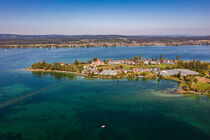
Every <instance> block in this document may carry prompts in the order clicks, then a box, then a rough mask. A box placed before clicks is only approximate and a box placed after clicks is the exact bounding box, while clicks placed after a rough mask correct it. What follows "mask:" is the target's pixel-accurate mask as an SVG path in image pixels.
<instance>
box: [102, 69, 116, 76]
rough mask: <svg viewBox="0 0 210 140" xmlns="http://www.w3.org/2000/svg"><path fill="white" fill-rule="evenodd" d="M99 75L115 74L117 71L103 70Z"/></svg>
mask: <svg viewBox="0 0 210 140" xmlns="http://www.w3.org/2000/svg"><path fill="white" fill-rule="evenodd" d="M99 75H117V72H116V71H115V70H104V71H102V72H100V73H99Z"/></svg>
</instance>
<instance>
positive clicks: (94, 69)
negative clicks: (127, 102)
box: [82, 59, 160, 75]
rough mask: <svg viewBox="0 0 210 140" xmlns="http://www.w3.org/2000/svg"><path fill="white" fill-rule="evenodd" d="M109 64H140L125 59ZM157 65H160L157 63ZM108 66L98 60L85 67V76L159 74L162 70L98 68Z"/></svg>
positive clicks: (109, 62)
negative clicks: (134, 73)
mask: <svg viewBox="0 0 210 140" xmlns="http://www.w3.org/2000/svg"><path fill="white" fill-rule="evenodd" d="M146 61H147V60H141V62H146ZM107 64H128V65H134V66H135V65H137V64H138V63H137V62H136V61H133V60H129V59H125V60H110V59H109V60H108V61H107ZM155 64H160V63H158V62H156V63H155ZM103 65H106V64H105V63H104V62H103V61H101V60H100V59H97V60H96V61H93V62H92V63H91V64H89V65H85V66H84V67H83V71H82V73H83V74H87V73H93V74H99V75H117V74H118V73H122V72H124V73H125V74H126V73H128V72H158V71H159V70H160V68H141V69H140V68H132V69H129V70H128V69H120V68H119V69H115V70H113V69H112V70H102V71H101V70H99V69H98V67H97V66H103Z"/></svg>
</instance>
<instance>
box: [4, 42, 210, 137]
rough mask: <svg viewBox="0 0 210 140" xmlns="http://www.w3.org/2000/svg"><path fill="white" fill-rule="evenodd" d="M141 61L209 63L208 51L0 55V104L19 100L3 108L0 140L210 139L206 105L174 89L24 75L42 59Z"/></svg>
mask: <svg viewBox="0 0 210 140" xmlns="http://www.w3.org/2000/svg"><path fill="white" fill-rule="evenodd" d="M138 54H142V56H143V57H144V58H152V57H159V55H160V54H163V56H164V57H165V58H174V57H175V56H176V55H180V56H181V58H182V59H185V60H192V59H200V60H201V61H210V55H209V54H210V46H205V47H204V46H201V47H198V46H194V47H190V46H185V47H133V48H131V47H118V48H66V49H7V50H5V49H0V104H1V103H5V102H7V101H13V100H14V99H19V98H20V97H22V98H20V100H17V101H16V102H9V103H8V105H6V106H1V107H0V139H3V140H4V139H6V140H7V139H12V140H13V139H26V140H28V139H32V140H37V139H49V140H53V139H55V140H57V139H64V140H66V139H71V140H83V139H85V140H99V139H101V140H116V139H122V140H128V139H129V140H139V139H142V140H143V139H146V140H148V139H152V140H153V139H157V140H159V139H160V140H163V139H165V140H166V139H167V140H168V139H174V140H178V139H196V140H197V139H199V140H206V139H210V119H209V116H210V100H209V98H206V97H205V96H180V95H176V94H171V93H172V92H173V90H174V89H175V88H176V87H177V83H176V82H173V81H166V80H161V81H157V80H146V81H144V80H142V79H139V80H131V81H128V80H126V79H124V80H100V79H95V80H88V79H83V78H82V77H80V76H75V75H71V74H59V73H36V72H35V73H32V72H26V71H24V69H23V68H24V67H27V66H30V65H31V64H32V63H33V62H34V61H40V60H42V59H46V61H47V62H55V61H57V62H69V63H70V62H73V61H74V59H75V58H77V59H78V60H81V61H83V60H88V59H90V58H92V57H98V58H100V59H105V58H112V59H116V60H117V59H122V58H130V57H133V56H134V55H138ZM169 93H170V94H169ZM28 95H31V96H28ZM101 125H106V127H105V128H104V129H102V128H101Z"/></svg>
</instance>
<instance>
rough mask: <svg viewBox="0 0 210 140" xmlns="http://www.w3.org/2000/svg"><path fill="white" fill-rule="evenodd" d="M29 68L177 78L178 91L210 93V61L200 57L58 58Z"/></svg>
mask: <svg viewBox="0 0 210 140" xmlns="http://www.w3.org/2000/svg"><path fill="white" fill-rule="evenodd" d="M26 70H27V71H42V72H65V73H73V74H77V75H81V76H84V77H86V78H102V79H124V78H127V79H134V78H136V79H138V78H143V79H151V80H155V79H158V80H161V79H165V80H173V81H177V82H178V83H179V84H178V89H177V93H182V94H189V93H190V94H203V95H207V96H209V95H210V76H209V73H210V63H208V62H200V61H199V60H198V61H196V60H193V61H184V60H180V57H179V56H176V59H174V60H169V59H164V58H163V56H162V55H160V58H152V59H142V56H141V55H138V56H135V57H134V58H129V59H128V58H127V59H123V60H111V59H104V60H103V61H101V60H100V59H98V58H93V59H91V60H88V61H78V60H77V59H75V61H74V63H70V64H68V63H64V62H55V63H53V64H49V63H46V62H45V60H43V61H42V62H35V63H34V64H32V65H31V67H29V68H26Z"/></svg>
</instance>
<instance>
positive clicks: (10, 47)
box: [0, 45, 210, 49]
mask: <svg viewBox="0 0 210 140" xmlns="http://www.w3.org/2000/svg"><path fill="white" fill-rule="evenodd" d="M191 46H210V45H180V46H176V45H174V46H166V45H165V46H164V45H163V46H162V45H156V46H86V47H84V46H79V47H76V46H75V47H72V46H69V47H64V46H27V45H26V46H0V49H15V48H22V49H24V48H25V49H29V48H37V49H39V48H55V49H58V48H109V47H110V48H113V47H116V48H118V47H130V48H132V47H191Z"/></svg>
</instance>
